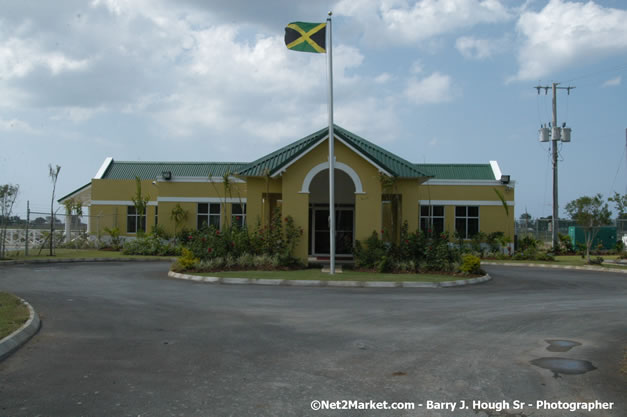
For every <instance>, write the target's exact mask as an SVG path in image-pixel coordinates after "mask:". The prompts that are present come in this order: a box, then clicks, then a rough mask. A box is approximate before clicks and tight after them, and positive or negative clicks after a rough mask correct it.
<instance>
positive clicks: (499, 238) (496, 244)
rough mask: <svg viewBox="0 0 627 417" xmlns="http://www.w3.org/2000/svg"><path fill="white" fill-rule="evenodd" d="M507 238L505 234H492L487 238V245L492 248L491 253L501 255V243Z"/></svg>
mask: <svg viewBox="0 0 627 417" xmlns="http://www.w3.org/2000/svg"><path fill="white" fill-rule="evenodd" d="M504 238H505V233H503V232H492V233H490V234H488V235H487V236H486V243H487V244H488V246H489V247H490V252H491V253H493V254H498V253H501V243H502V242H503V240H504Z"/></svg>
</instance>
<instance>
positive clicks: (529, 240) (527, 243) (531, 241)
mask: <svg viewBox="0 0 627 417" xmlns="http://www.w3.org/2000/svg"><path fill="white" fill-rule="evenodd" d="M539 244H540V242H539V241H538V240H536V239H535V238H533V237H532V236H530V235H527V236H525V237H523V238H522V239H520V240H519V241H518V249H519V250H520V251H523V252H524V251H526V250H527V249H538V246H539Z"/></svg>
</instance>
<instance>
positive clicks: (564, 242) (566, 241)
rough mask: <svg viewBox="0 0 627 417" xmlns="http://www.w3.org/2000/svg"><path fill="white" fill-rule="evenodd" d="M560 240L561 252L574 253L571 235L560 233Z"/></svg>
mask: <svg viewBox="0 0 627 417" xmlns="http://www.w3.org/2000/svg"><path fill="white" fill-rule="evenodd" d="M558 236H559V242H560V252H564V253H567V254H568V253H574V252H575V249H574V248H573V241H572V240H571V238H570V236H569V235H563V234H561V233H559V234H558Z"/></svg>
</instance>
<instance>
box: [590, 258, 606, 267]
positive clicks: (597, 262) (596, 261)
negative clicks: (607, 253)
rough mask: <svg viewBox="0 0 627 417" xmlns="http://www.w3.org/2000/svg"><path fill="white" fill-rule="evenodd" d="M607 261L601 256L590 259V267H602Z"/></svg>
mask: <svg viewBox="0 0 627 417" xmlns="http://www.w3.org/2000/svg"><path fill="white" fill-rule="evenodd" d="M604 260H605V259H603V257H601V256H596V257H594V258H590V265H601V264H602V263H603V261H604Z"/></svg>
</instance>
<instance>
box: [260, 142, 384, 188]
mask: <svg viewBox="0 0 627 417" xmlns="http://www.w3.org/2000/svg"><path fill="white" fill-rule="evenodd" d="M328 138H329V135H326V136H325V137H323V138H322V139H320V140H319V141H318V142H316V143H315V144H314V145H313V146H311V147H310V148H309V149H307V151H305V152H303V153H302V154H300V155H298V157H297V158H295V159H293V160H292V161H290V162H289V163H288V164H287V165H285V166H284V167H283V168H281V169H280V170H279V171H278V172H276V173H274V175H272V178H276V177H278V176H279V175H281V174H283V173H284V172H285V171H286V170H287V168H288V167H289V166H290V165H292V164H294V163H295V162H296V161H298V160H299V159H301V158H302V157H303V156H305V155H307V154H308V153H309V152H310V151H312V150H314V149H315V148H317V147H318V145H320V144H321V143H322V142H324V141H325V140H327V139H328ZM335 139H336V140H339V141H340V142H342V143H343V144H344V145H346V147H347V148H348V149H350V150H351V151H353V152H355V153H356V154H357V155H359V156H361V157H362V158H363V159H365V160H366V161H367V162H368V163H369V164H371V165H372V166H374V167H375V168H376V169H377V170H378V171H380V172H383V173H384V174H385V175H388V176H390V177H391V176H392V174H390V173H389V172H388V171H386V170H385V169H383V168H382V167H380V166H379V165H378V164H376V163H375V162H374V161H373V160H371V159H370V158H368V157H367V156H365V155H364V154H363V153H361V152H359V151H358V150H357V149H355V148H354V147H353V146H351V145H350V144H348V143H347V142H346V141H344V140H343V139H342V138H339V137H337V136H335ZM326 164H327V167H328V166H329V163H328V162H327V163H326Z"/></svg>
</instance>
